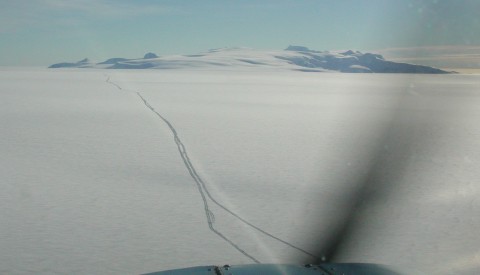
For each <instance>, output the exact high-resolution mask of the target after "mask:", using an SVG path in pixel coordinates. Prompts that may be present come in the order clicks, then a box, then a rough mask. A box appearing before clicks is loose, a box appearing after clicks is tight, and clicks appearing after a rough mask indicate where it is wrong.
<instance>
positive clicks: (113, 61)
mask: <svg viewBox="0 0 480 275" xmlns="http://www.w3.org/2000/svg"><path fill="white" fill-rule="evenodd" d="M127 60H128V59H127V58H120V57H116V58H110V59H107V60H105V61H103V62H100V63H97V64H98V65H102V64H117V63H118V62H122V61H127Z"/></svg>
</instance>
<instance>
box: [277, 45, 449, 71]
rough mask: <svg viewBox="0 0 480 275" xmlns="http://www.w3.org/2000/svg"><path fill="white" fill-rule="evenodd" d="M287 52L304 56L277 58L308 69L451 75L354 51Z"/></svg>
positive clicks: (434, 69) (291, 49)
mask: <svg viewBox="0 0 480 275" xmlns="http://www.w3.org/2000/svg"><path fill="white" fill-rule="evenodd" d="M286 50H289V51H298V52H299V53H302V54H304V56H302V57H301V56H295V57H284V56H276V57H277V58H279V59H283V60H287V61H289V62H291V63H293V64H295V65H298V66H301V67H306V68H321V69H327V70H332V71H339V72H344V73H416V74H447V73H450V72H447V71H444V70H440V69H437V68H433V67H429V66H422V65H414V64H407V63H397V62H392V61H387V60H385V59H384V58H383V56H381V55H379V54H372V53H361V52H359V51H355V52H354V51H352V50H349V51H346V52H343V53H338V54H330V53H325V52H324V53H322V52H318V51H312V50H309V49H308V48H306V47H301V46H289V47H288V48H287V49H286Z"/></svg>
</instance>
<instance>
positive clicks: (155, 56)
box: [143, 53, 158, 59]
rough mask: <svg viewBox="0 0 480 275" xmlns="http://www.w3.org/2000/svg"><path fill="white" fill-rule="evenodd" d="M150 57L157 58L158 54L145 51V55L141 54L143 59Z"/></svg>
mask: <svg viewBox="0 0 480 275" xmlns="http://www.w3.org/2000/svg"><path fill="white" fill-rule="evenodd" d="M150 58H158V55H156V54H154V53H147V54H145V56H143V59H150Z"/></svg>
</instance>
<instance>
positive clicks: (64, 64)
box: [49, 58, 90, 68]
mask: <svg viewBox="0 0 480 275" xmlns="http://www.w3.org/2000/svg"><path fill="white" fill-rule="evenodd" d="M89 65H90V61H89V60H88V58H85V59H82V60H80V61H78V62H75V63H70V62H62V63H56V64H53V65H50V66H49V68H85V67H88V66H89Z"/></svg>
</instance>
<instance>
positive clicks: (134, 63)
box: [49, 46, 452, 74]
mask: <svg viewBox="0 0 480 275" xmlns="http://www.w3.org/2000/svg"><path fill="white" fill-rule="evenodd" d="M72 67H74V68H102V69H182V68H183V69H222V70H229V69H252V68H273V69H286V70H294V71H303V72H343V73H418V74H446V73H452V72H448V71H445V70H441V69H437V68H433V67H429V66H423V65H415V64H408V63H398V62H393V61H389V60H385V59H384V57H383V56H381V55H379V54H373V53H362V52H359V51H352V50H348V51H316V50H310V49H309V48H307V47H304V46H289V47H287V48H286V49H285V50H283V51H282V50H276V51H265V50H253V49H248V48H220V49H215V50H210V51H208V52H205V53H201V54H194V55H170V56H157V55H156V54H154V53H151V52H150V53H147V54H145V55H144V57H143V58H133V59H127V58H110V59H108V60H106V61H103V62H100V63H90V61H89V60H88V59H84V60H81V61H79V62H76V63H68V62H63V63H57V64H53V65H51V66H50V67H49V68H72Z"/></svg>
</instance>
